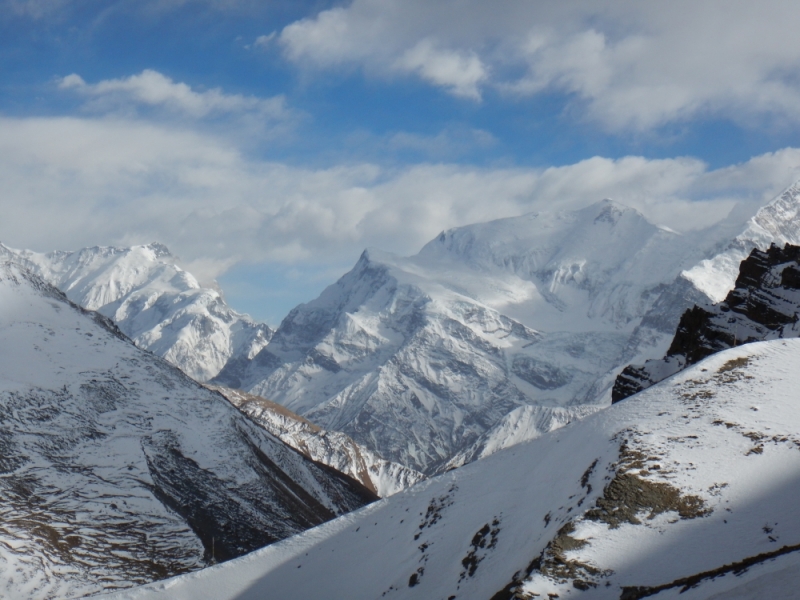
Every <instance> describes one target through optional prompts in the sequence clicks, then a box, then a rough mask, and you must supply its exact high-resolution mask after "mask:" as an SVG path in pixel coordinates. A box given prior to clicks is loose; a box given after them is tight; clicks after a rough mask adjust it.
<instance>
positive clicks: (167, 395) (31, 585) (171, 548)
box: [0, 263, 374, 599]
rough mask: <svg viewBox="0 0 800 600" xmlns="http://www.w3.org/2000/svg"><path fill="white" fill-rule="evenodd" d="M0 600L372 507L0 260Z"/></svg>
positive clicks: (241, 548)
mask: <svg viewBox="0 0 800 600" xmlns="http://www.w3.org/2000/svg"><path fill="white" fill-rule="evenodd" d="M0 422H1V423H2V427H0V597H3V598H37V599H38V598H42V599H44V598H59V599H60V598H68V597H75V596H80V595H83V594H89V593H93V592H98V591H101V590H109V589H115V588H119V587H126V586H130V585H134V584H138V583H144V582H148V581H153V580H156V579H160V578H164V577H168V576H170V575H174V574H177V573H182V572H187V571H191V570H195V569H198V568H201V567H203V566H205V565H207V564H208V562H209V561H211V560H215V559H216V560H224V559H227V558H231V557H235V556H239V555H241V554H243V553H245V552H249V551H251V550H253V549H255V548H259V547H261V546H263V545H265V544H267V543H270V542H272V541H275V540H277V539H282V538H285V537H287V536H289V535H291V534H294V533H297V532H299V531H302V530H304V529H306V528H308V527H311V526H313V525H316V524H319V523H321V522H323V521H325V520H327V519H330V518H332V517H334V516H336V515H339V514H342V513H343V512H346V511H348V510H351V509H353V508H357V507H359V506H362V505H363V504H365V503H366V502H368V501H370V500H371V499H373V498H374V496H373V495H372V494H370V493H369V492H368V491H367V490H366V489H364V488H363V487H362V486H360V485H358V484H357V483H356V482H354V481H352V480H351V479H349V478H346V477H344V476H342V475H340V474H338V473H336V472H334V471H333V470H332V469H328V468H325V467H323V466H320V465H317V464H316V463H313V462H311V461H309V460H308V459H306V458H305V457H304V456H302V455H300V454H299V453H297V452H296V451H294V450H292V449H291V448H289V447H288V446H286V445H285V444H283V443H282V442H280V441H279V440H277V439H275V438H274V437H272V436H270V435H269V434H267V433H266V432H264V431H263V430H262V429H261V428H260V427H258V426H257V425H255V424H254V423H252V422H251V421H250V420H249V419H248V418H247V417H245V416H244V415H242V414H241V413H240V412H239V411H238V410H236V408H234V407H233V406H232V405H231V404H230V403H229V402H228V401H226V400H225V399H224V398H223V397H222V396H220V395H219V394H217V393H214V392H211V391H209V390H206V389H205V388H203V387H201V386H200V385H199V384H197V383H196V382H194V381H193V380H191V379H189V378H188V377H187V376H186V375H184V374H183V373H182V372H181V371H179V370H178V369H176V368H174V367H172V366H170V365H169V364H167V363H166V362H165V361H164V360H162V359H161V358H158V357H156V356H155V355H153V354H151V353H148V352H144V351H142V350H140V349H138V348H137V347H136V346H134V345H133V344H131V343H130V341H129V340H128V339H127V338H125V336H124V335H122V334H121V333H120V332H119V330H118V329H116V327H115V326H114V325H113V324H112V323H111V321H109V320H108V319H106V318H105V317H103V316H101V315H99V314H97V313H90V312H87V311H85V310H83V309H81V308H79V307H77V306H76V305H74V304H71V303H69V301H68V300H67V299H66V298H65V297H64V295H63V294H62V293H61V292H60V291H58V290H56V289H55V288H53V287H51V286H50V285H48V284H47V283H45V282H43V281H42V280H41V279H39V278H38V277H36V276H35V275H33V274H31V273H29V272H27V271H25V270H23V269H21V268H20V267H18V266H17V265H13V264H11V263H4V264H2V265H0Z"/></svg>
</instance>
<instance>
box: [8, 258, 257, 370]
mask: <svg viewBox="0 0 800 600" xmlns="http://www.w3.org/2000/svg"><path fill="white" fill-rule="evenodd" d="M0 259H4V260H12V261H14V262H16V263H18V264H20V265H22V266H23V267H25V268H26V269H28V270H30V271H32V272H34V273H36V274H37V275H39V276H40V277H42V278H43V279H44V280H45V281H47V282H48V283H50V284H52V285H54V286H56V287H57V288H59V289H60V290H62V291H63V292H64V293H66V294H67V297H68V298H69V299H70V300H72V301H73V302H75V303H76V304H79V305H81V306H83V307H84V308H87V309H89V310H96V311H98V312H100V313H101V314H103V315H105V316H107V317H109V318H111V319H112V320H113V321H114V322H115V323H116V324H117V326H118V327H119V328H120V329H121V330H122V331H123V332H124V333H125V334H126V335H127V336H128V337H130V338H131V339H132V340H133V341H134V342H135V343H136V344H137V345H138V346H139V347H141V348H146V349H148V350H150V351H152V352H154V353H155V354H158V355H159V356H161V357H163V358H165V359H166V360H167V361H169V362H171V363H172V364H173V365H175V366H177V367H178V368H180V369H181V370H183V371H184V372H185V373H187V374H188V375H189V376H190V377H193V378H194V379H197V380H198V381H206V380H208V379H210V378H211V377H213V376H214V375H216V374H217V373H218V372H219V371H220V369H221V368H222V367H223V366H224V365H225V363H226V362H227V361H228V360H229V359H230V357H231V356H234V355H235V356H244V357H247V358H252V357H253V356H254V355H255V354H256V353H258V351H259V350H261V348H262V347H263V346H265V345H266V343H267V342H268V341H269V339H270V337H271V336H272V330H271V329H270V328H269V327H268V326H266V325H264V324H260V323H255V322H254V321H252V320H251V319H250V318H249V317H248V316H247V315H242V314H239V313H237V312H235V311H234V310H232V309H231V308H230V307H229V306H227V305H226V304H225V301H224V299H223V298H222V296H221V294H220V293H219V291H217V290H216V289H211V288H204V287H201V286H200V284H199V283H198V282H197V280H196V279H195V278H194V277H193V276H192V275H191V274H190V273H187V272H186V271H184V270H183V269H181V268H180V267H178V266H177V264H176V262H177V259H176V258H175V257H174V256H172V255H171V254H170V253H169V250H167V248H166V247H165V246H163V245H161V244H155V243H154V244H149V245H147V246H133V247H131V248H113V247H94V248H84V249H83V250H79V251H77V252H50V253H47V254H40V253H36V252H30V251H27V250H12V249H10V248H7V247H5V246H3V245H2V244H0Z"/></svg>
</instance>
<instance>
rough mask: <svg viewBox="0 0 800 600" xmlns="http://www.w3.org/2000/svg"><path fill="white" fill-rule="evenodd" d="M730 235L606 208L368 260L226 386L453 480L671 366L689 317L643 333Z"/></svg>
mask: <svg viewBox="0 0 800 600" xmlns="http://www.w3.org/2000/svg"><path fill="white" fill-rule="evenodd" d="M720 235H722V233H721V230H714V231H707V232H702V233H700V234H693V235H680V234H677V233H675V232H673V231H671V230H668V229H665V228H661V227H658V226H656V225H653V224H651V223H649V222H648V221H647V220H646V219H645V218H644V217H643V216H642V215H641V214H639V213H638V212H636V211H635V210H633V209H630V208H627V207H624V206H621V205H618V204H615V203H614V202H611V201H608V200H606V201H603V202H600V203H598V204H595V205H593V206H590V207H588V208H585V209H583V210H579V211H576V212H568V213H558V214H544V213H542V214H529V215H525V216H522V217H517V218H511V219H502V220H499V221H493V222H490V223H483V224H478V225H472V226H468V227H462V228H459V229H454V230H451V231H447V232H444V233H442V234H441V235H440V236H439V237H437V238H436V239H435V240H433V241H431V242H430V243H429V244H427V245H426V246H425V247H424V248H423V249H422V251H421V252H420V253H419V254H418V255H416V256H414V257H411V258H399V257H396V256H392V255H387V254H384V253H379V252H377V251H373V250H369V251H367V252H364V254H363V255H362V256H361V259H360V260H359V261H358V263H357V264H356V266H355V267H354V268H353V270H352V271H350V272H349V273H347V274H346V275H345V276H343V277H342V278H341V279H340V280H339V281H338V282H337V283H336V284H334V285H332V286H330V287H329V288H328V289H326V290H325V291H324V292H323V293H322V295H321V296H320V297H319V298H317V299H316V300H314V301H312V302H309V303H308V304H303V305H300V306H298V307H297V308H295V309H294V310H292V311H291V312H290V314H289V315H288V316H287V317H286V318H285V319H284V321H283V322H282V323H281V325H280V327H279V328H278V330H277V331H276V332H275V335H274V336H273V337H272V339H271V340H270V342H269V344H268V345H267V346H265V347H264V348H263V349H262V350H261V351H260V352H259V353H258V354H256V355H255V356H254V357H253V358H252V359H248V358H247V357H242V356H240V357H233V358H232V359H231V361H230V362H229V363H228V364H227V365H226V366H225V368H224V369H223V370H222V371H221V372H220V374H219V375H218V376H217V377H216V378H215V380H214V381H215V382H216V383H219V384H221V385H226V386H228V387H232V388H241V389H244V390H247V391H249V392H251V393H253V394H257V395H260V396H264V397H266V398H269V399H270V400H273V401H275V402H277V403H279V404H282V405H284V406H286V407H287V408H289V409H290V410H292V411H294V412H295V413H297V414H300V415H302V416H304V417H306V418H308V419H309V420H311V421H312V422H314V423H317V424H319V425H320V426H321V427H324V428H326V429H331V430H338V431H342V432H344V433H346V434H348V435H349V436H351V437H352V438H353V439H354V440H355V441H356V442H358V443H359V444H362V445H364V446H366V447H367V448H369V449H371V450H372V451H374V452H376V453H377V454H378V455H379V456H381V457H383V458H385V459H387V460H391V461H394V462H398V463H400V464H403V465H405V466H407V467H410V468H413V469H416V470H420V471H422V472H423V473H426V474H432V473H436V472H441V471H442V470H445V469H447V468H450V467H451V466H454V465H455V464H461V463H463V462H465V461H467V460H470V459H472V458H474V457H477V456H482V455H486V454H488V453H490V452H491V451H493V450H495V449H497V448H500V447H504V446H506V445H509V444H510V443H512V442H516V441H520V440H522V439H526V438H530V437H533V436H535V435H538V434H540V433H542V432H545V431H549V430H550V429H552V428H553V427H555V426H559V425H562V424H564V423H566V422H569V421H570V420H571V419H574V418H577V417H580V416H583V415H586V414H588V413H591V412H592V411H593V410H594V409H595V407H596V406H598V404H604V403H607V401H608V400H607V397H608V393H609V391H610V387H611V385H612V383H613V380H614V376H615V375H616V371H617V370H618V369H619V368H621V367H622V366H623V365H625V364H628V363H629V362H631V361H632V360H634V359H636V358H638V357H644V358H649V357H652V356H659V355H661V354H663V352H664V351H665V350H666V348H667V346H668V345H669V340H670V339H671V335H672V333H673V332H674V328H675V323H676V322H677V320H678V318H679V316H680V314H681V312H682V311H683V309H684V308H685V305H684V304H680V306H679V308H678V309H675V310H674V311H673V312H674V313H675V314H674V317H673V318H672V319H664V320H663V322H660V323H656V322H655V321H653V322H654V323H656V325H655V328H650V329H648V330H647V332H646V334H643V333H642V331H641V330H637V326H639V325H640V324H641V321H642V318H643V316H645V315H647V313H648V311H649V310H650V309H651V308H652V307H653V306H654V305H655V303H656V302H658V300H659V298H661V297H662V296H663V295H664V294H665V293H666V292H667V290H670V289H673V287H672V286H671V284H672V283H673V282H674V281H675V279H676V278H677V277H678V276H679V274H680V273H681V271H682V270H683V269H686V268H689V267H691V266H693V265H695V264H697V262H698V261H699V260H700V259H702V258H703V257H704V256H706V255H707V254H708V249H709V248H712V247H714V244H715V243H716V241H717V237H718V236H720ZM715 236H717V237H715ZM690 287H691V286H690V285H689V284H688V282H687V283H686V288H687V290H688V288H690ZM687 290H683V291H682V292H681V293H680V294H678V299H677V300H675V302H680V303H687V302H689V300H686V299H685V296H686V294H688V291H687ZM634 334H636V335H634ZM509 435H510V436H511V437H509ZM458 453H460V454H459V457H455V455H456V454H458ZM451 461H455V462H451Z"/></svg>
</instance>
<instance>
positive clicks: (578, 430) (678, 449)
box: [114, 339, 800, 600]
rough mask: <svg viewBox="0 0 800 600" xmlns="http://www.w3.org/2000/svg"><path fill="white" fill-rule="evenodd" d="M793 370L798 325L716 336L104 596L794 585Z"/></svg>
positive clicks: (566, 592) (627, 592)
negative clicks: (172, 575) (589, 404)
mask: <svg viewBox="0 0 800 600" xmlns="http://www.w3.org/2000/svg"><path fill="white" fill-rule="evenodd" d="M798 374H800V340H796V339H795V340H776V341H772V342H761V343H754V344H749V345H746V346H741V347H738V348H734V349H731V350H727V351H724V352H721V353H719V354H716V355H714V356H711V357H709V358H707V359H706V360H704V361H702V362H700V363H698V364H697V365H695V366H693V367H691V368H689V369H687V370H686V371H684V372H682V373H680V374H678V375H676V376H675V377H673V378H671V379H669V380H667V381H664V382H662V383H660V384H658V385H656V386H654V387H652V388H650V389H648V390H646V391H644V392H642V393H641V394H638V395H637V396H635V397H632V398H629V399H628V400H626V401H624V402H620V403H618V404H615V405H614V406H612V407H610V408H608V409H606V410H603V411H600V412H598V413H596V414H593V415H591V416H589V417H587V418H585V419H583V420H580V421H577V422H573V423H571V424H569V425H567V426H566V427H564V428H562V429H559V430H557V431H554V432H552V433H549V434H545V435H543V436H541V437H540V438H538V439H535V440H532V441H530V442H526V443H523V444H519V445H517V446H515V447H513V448H510V449H507V450H502V451H500V452H497V453H496V454H494V455H492V456H490V457H488V458H486V459H484V460H481V461H478V462H475V463H472V464H469V465H466V466H465V467H462V468H459V469H456V470H454V471H451V472H449V473H447V474H445V475H442V476H439V477H436V478H433V479H431V480H428V481H426V482H422V483H420V484H419V485H416V486H414V487H413V488H411V489H409V490H406V491H404V492H401V493H399V494H396V495H394V496H392V497H391V498H388V499H385V500H382V501H380V502H378V503H376V504H373V505H371V506H369V507H366V508H364V509H362V510H360V511H357V512H355V513H351V514H349V515H345V516H344V517H341V518H339V519H337V520H335V521H332V522H330V523H326V524H324V525H322V526H320V527H317V528H315V529H312V530H309V531H307V532H305V533H303V534H301V535H299V536H295V537H293V538H290V539H288V540H284V541H283V542H280V543H278V544H275V545H273V546H270V547H268V548H264V549H262V550H260V551H257V552H254V553H252V554H250V555H248V556H245V557H242V558H240V559H237V560H235V561H231V562H229V563H226V564H224V565H220V566H219V567H213V568H210V569H206V570H203V571H200V572H198V573H195V574H191V575H188V576H184V577H180V578H177V579H173V580H170V581H167V582H164V583H159V584H155V585H151V586H147V587H144V588H139V589H136V590H130V591H127V592H124V593H121V594H118V595H116V596H114V597H115V598H117V599H118V600H121V599H126V600H156V599H160V598H170V599H174V600H182V599H186V600H189V599H191V600H202V599H205V598H208V599H211V598H213V599H215V600H224V599H226V598H231V599H232V598H236V599H237V600H248V599H250V598H253V599H255V598H265V597H274V598H396V599H401V598H421V599H422V598H424V599H426V600H428V599H442V600H444V599H450V600H455V599H458V598H469V599H472V598H493V599H495V600H500V599H510V598H512V595H514V594H516V595H515V596H514V597H516V598H536V597H538V598H546V597H550V598H553V597H558V598H561V599H567V598H585V599H595V598H597V599H605V598H608V599H611V598H614V599H618V598H622V599H628V600H632V599H636V598H643V597H648V598H656V599H659V600H661V599H663V598H692V599H698V598H725V599H728V598H790V597H795V596H793V595H792V594H795V592H796V582H797V580H798V576H800V505H798V503H797V496H798V494H799V493H800V451H799V450H800V436H798V431H800V405H799V404H798V402H797V388H798V385H799V384H800V380H798V377H799V375H798ZM690 585H694V586H695V587H692V588H691V589H689V590H688V591H686V592H685V593H683V594H681V593H680V592H681V591H682V590H683V588H684V587H687V586H690ZM556 594H557V596H555V595H556Z"/></svg>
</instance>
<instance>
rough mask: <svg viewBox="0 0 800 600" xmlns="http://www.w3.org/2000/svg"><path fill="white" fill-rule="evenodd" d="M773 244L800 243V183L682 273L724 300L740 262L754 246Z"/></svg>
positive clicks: (711, 295) (712, 297)
mask: <svg viewBox="0 0 800 600" xmlns="http://www.w3.org/2000/svg"><path fill="white" fill-rule="evenodd" d="M770 244H777V245H778V246H783V245H784V244H792V245H795V246H798V245H800V182H797V183H795V184H794V185H792V186H790V187H789V188H787V189H786V190H785V191H784V192H783V193H782V194H781V195H779V196H778V197H777V198H775V199H774V200H773V201H772V202H770V203H769V204H767V205H766V206H763V207H762V208H761V209H760V210H759V211H758V212H757V213H756V214H755V216H754V217H752V218H751V219H750V220H749V221H748V223H747V226H746V227H745V229H744V231H742V232H741V233H740V234H739V235H737V236H736V238H734V239H733V240H732V241H731V242H730V243H728V244H727V245H726V246H725V247H724V248H723V249H722V250H721V251H720V252H719V253H717V254H716V255H715V256H713V257H711V258H708V259H706V260H703V261H701V262H700V263H698V264H697V265H695V266H694V267H692V268H691V269H688V270H687V271H684V273H683V274H682V275H683V277H685V278H686V279H688V280H689V281H691V282H692V283H693V284H694V286H695V287H696V288H697V289H698V290H700V291H702V292H703V293H704V294H705V295H706V296H708V298H709V299H710V300H711V301H712V302H713V303H715V304H716V303H718V302H722V301H723V300H724V299H725V296H726V295H727V294H728V292H729V291H731V290H732V289H733V286H734V284H735V283H736V276H737V275H738V274H739V263H741V262H742V261H743V260H744V259H745V258H747V255H748V254H750V251H751V250H752V249H753V248H758V249H759V250H766V249H767V248H769V246H770Z"/></svg>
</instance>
